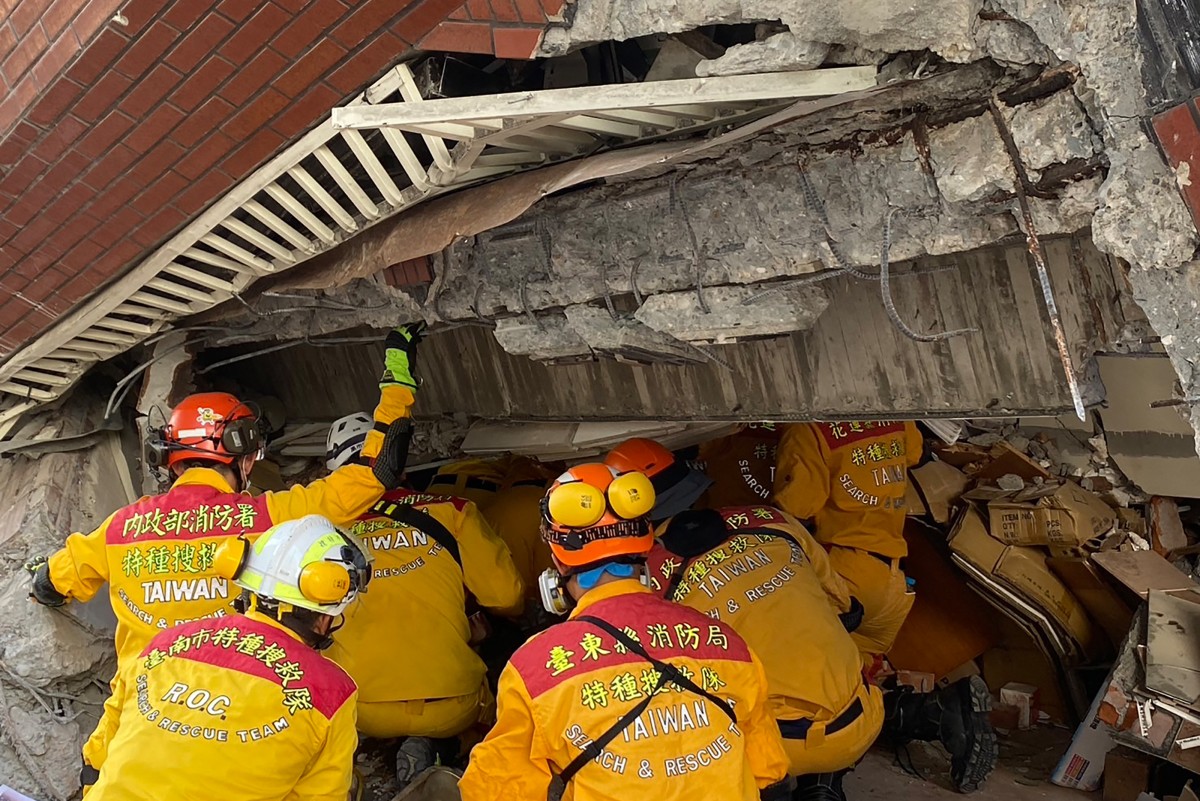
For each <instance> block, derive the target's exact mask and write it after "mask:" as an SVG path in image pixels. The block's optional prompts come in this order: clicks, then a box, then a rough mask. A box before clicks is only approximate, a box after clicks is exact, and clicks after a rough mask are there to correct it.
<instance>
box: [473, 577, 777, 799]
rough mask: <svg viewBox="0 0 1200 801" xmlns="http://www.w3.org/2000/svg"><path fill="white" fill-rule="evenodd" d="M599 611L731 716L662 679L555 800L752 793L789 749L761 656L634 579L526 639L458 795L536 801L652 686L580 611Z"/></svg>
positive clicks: (639, 666) (606, 589) (638, 663)
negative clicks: (662, 685)
mask: <svg viewBox="0 0 1200 801" xmlns="http://www.w3.org/2000/svg"><path fill="white" fill-rule="evenodd" d="M584 614H586V615H589V616H594V617H597V618H600V619H602V620H605V621H607V622H609V623H611V624H612V625H614V626H616V627H617V628H621V629H623V630H624V631H625V632H626V633H627V634H629V635H630V636H632V637H634V638H636V639H637V640H638V642H640V643H641V645H643V646H644V647H645V648H646V650H647V651H648V652H649V653H650V654H651V655H652V656H654V657H655V658H657V659H660V660H662V661H664V662H668V663H670V664H672V665H674V666H676V667H678V668H679V669H680V670H681V671H682V672H684V673H685V675H687V676H689V677H690V678H691V679H692V680H693V681H695V683H696V684H698V685H700V686H702V687H703V688H704V689H706V690H708V691H709V692H711V693H713V694H715V695H716V696H718V697H720V698H722V699H724V700H725V701H727V702H729V703H732V704H733V708H734V710H735V713H736V715H737V725H736V726H733V725H731V723H730V720H729V718H728V717H727V716H726V715H725V713H724V712H723V711H722V710H721V709H720V707H718V706H717V705H716V704H714V703H712V702H711V701H709V700H707V699H706V698H704V697H702V696H700V695H696V694H693V693H691V692H688V691H686V690H678V689H675V688H674V686H673V685H671V687H670V688H669V689H660V690H659V691H658V692H657V693H655V694H654V696H653V700H652V701H651V702H650V704H649V706H648V707H647V708H646V710H645V711H644V712H643V713H642V714H641V715H639V716H638V717H637V718H636V719H635V720H634V721H633V722H632V723H630V725H629V726H627V727H626V728H625V730H624V731H623V732H621V733H620V734H618V735H617V736H616V737H615V739H613V740H612V742H611V743H609V745H608V746H607V747H606V748H605V749H604V750H603V751H602V752H601V754H600V755H599V756H598V757H597V758H596V759H595V760H594V761H592V762H589V763H587V764H586V765H584V767H583V768H582V769H581V770H580V771H579V772H578V773H577V774H576V775H575V777H574V779H573V780H572V781H571V782H570V783H569V784H568V785H567V789H566V794H565V795H564V796H563V797H564V799H568V801H569V800H570V799H575V800H576V801H591V800H592V799H608V800H610V801H613V800H615V799H640V798H654V799H657V800H659V801H676V800H677V799H678V800H682V799H688V801H691V800H692V799H700V798H716V797H719V798H721V799H723V800H724V799H729V800H730V801H752V800H756V799H758V797H759V789H760V788H763V787H766V786H768V785H771V784H773V783H775V782H778V781H781V780H782V779H783V778H784V777H785V776H786V775H787V771H788V759H787V755H786V754H785V753H784V750H783V744H782V741H781V740H780V736H779V729H778V728H777V726H776V725H775V722H774V721H773V720H772V719H771V716H770V712H769V709H768V707H767V687H766V678H765V677H764V675H763V670H762V665H760V664H759V662H758V659H757V658H756V657H755V656H754V655H753V654H752V653H751V651H750V649H749V648H748V647H747V646H746V643H745V641H743V640H742V638H741V637H739V636H738V635H737V634H736V633H735V632H734V631H733V629H731V628H730V627H728V626H726V625H725V624H724V623H721V622H719V621H716V620H712V619H710V618H706V617H704V616H703V615H700V614H699V613H697V612H695V611H693V610H691V609H688V608H686V607H683V606H680V605H678V604H672V603H668V602H666V601H664V600H662V599H661V598H658V597H655V596H654V595H653V594H651V593H650V591H649V590H648V589H646V588H645V587H644V586H642V584H641V583H640V582H638V581H636V580H632V579H626V580H621V581H614V582H611V583H609V584H604V585H601V586H600V587H597V588H596V589H594V590H591V591H590V592H588V593H587V594H586V595H585V596H584V597H583V598H582V599H581V600H580V601H579V605H578V606H577V607H576V608H575V610H574V612H572V613H571V619H570V620H569V621H568V622H565V623H561V624H559V625H556V626H553V627H551V628H549V629H547V630H546V631H544V632H542V633H541V634H538V635H537V636H535V637H533V638H532V639H531V640H529V642H527V643H526V644H525V645H523V646H522V647H521V648H520V650H518V651H517V653H516V654H514V655H513V658H512V660H511V661H510V662H509V664H508V666H507V667H506V668H505V669H504V672H503V674H501V676H500V686H499V693H498V698H497V701H498V709H497V716H498V719H497V722H496V725H495V726H494V727H493V728H492V730H491V732H490V733H489V734H488V736H487V738H486V739H484V741H483V742H482V743H480V744H479V745H477V746H475V748H474V750H472V751H471V762H470V765H468V767H467V771H466V773H465V774H464V775H463V778H462V780H461V781H460V782H459V789H460V790H461V791H462V797H463V801H485V800H486V799H495V800H496V801H544V799H545V798H546V792H547V789H548V787H549V785H550V782H551V777H552V775H558V774H561V773H562V771H563V770H564V769H565V768H566V767H567V765H569V764H570V763H571V761H572V760H573V759H574V758H575V757H576V756H577V755H578V754H579V753H580V752H581V751H582V750H583V749H584V748H586V747H587V745H588V744H589V743H590V742H591V741H592V740H593V739H594V738H598V737H600V736H601V735H602V734H604V732H605V731H606V730H607V729H608V728H609V727H611V726H612V725H613V724H614V723H616V722H617V721H618V720H619V719H620V718H621V717H622V716H623V715H624V714H625V713H626V712H628V711H630V710H631V709H633V707H635V706H636V705H637V704H638V702H639V701H641V700H642V699H643V697H644V694H645V693H647V692H651V691H652V688H654V687H656V686H657V684H658V674H657V671H655V670H654V668H653V667H652V666H651V665H650V663H649V662H647V661H645V660H644V659H643V658H642V657H639V656H637V655H636V654H634V653H631V652H630V651H629V650H628V649H626V648H625V647H624V646H622V645H620V644H619V643H618V642H617V641H616V640H615V639H614V638H613V637H612V636H611V635H609V634H608V633H606V632H605V631H604V630H603V629H601V628H600V627H598V626H596V625H595V624H593V623H589V622H587V621H581V620H577V618H578V617H579V616H580V615H584Z"/></svg>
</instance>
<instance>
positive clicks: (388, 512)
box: [368, 499, 462, 569]
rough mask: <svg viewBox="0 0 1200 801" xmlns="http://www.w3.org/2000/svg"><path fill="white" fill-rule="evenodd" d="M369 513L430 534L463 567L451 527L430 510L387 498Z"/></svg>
mask: <svg viewBox="0 0 1200 801" xmlns="http://www.w3.org/2000/svg"><path fill="white" fill-rule="evenodd" d="M368 514H372V515H377V516H379V517H386V518H388V519H390V520H393V521H395V522H397V523H399V524H400V525H402V526H408V527H409V528H415V529H417V530H418V531H421V532H423V533H425V534H428V535H429V536H431V537H433V539H434V542H436V543H437V544H438V545H440V546H442V547H443V548H445V549H446V550H447V551H449V552H450V555H451V556H453V557H454V561H455V562H458V566H459V568H460V569H461V568H462V554H460V553H459V550H458V540H456V539H454V535H453V534H451V533H450V529H448V528H446V527H445V526H443V525H442V524H441V522H439V521H438V519H437V518H436V517H434V516H433V515H431V514H429V513H428V512H423V511H421V510H420V509H416V508H414V507H413V506H411V505H409V504H404V503H396V502H395V501H389V500H386V499H385V500H382V501H379V502H378V503H376V504H375V505H374V506H372V507H371V511H370V512H368Z"/></svg>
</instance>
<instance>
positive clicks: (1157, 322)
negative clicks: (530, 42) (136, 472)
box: [540, 0, 1200, 447]
mask: <svg viewBox="0 0 1200 801" xmlns="http://www.w3.org/2000/svg"><path fill="white" fill-rule="evenodd" d="M981 11H982V12H985V13H983V14H982V15H981V13H980V12H981ZM1136 15H1137V10H1136V6H1135V4H1133V3H1129V2H1126V0H987V1H986V3H985V2H975V1H974V0H950V1H949V2H946V1H944V0H936V1H935V0H918V1H917V2H909V0H873V1H872V0H866V1H865V2H860V1H858V0H856V1H855V2H845V3H818V2H812V1H811V0H785V1H784V2H777V3H767V2H763V0H741V1H740V2H739V1H738V0H697V1H696V2H687V3H684V2H679V0H674V1H673V2H651V0H575V2H574V3H573V4H572V5H571V6H570V7H569V9H568V13H567V14H566V15H565V17H564V21H563V22H561V23H557V24H554V25H553V26H552V27H551V29H550V30H549V31H547V33H546V35H545V37H544V39H543V42H542V45H541V51H540V54H541V55H547V56H549V55H556V54H560V53H565V52H568V51H569V50H571V49H574V48H577V47H579V46H582V45H584V44H588V43H592V42H599V41H605V40H610V39H618V40H624V39H630V38H633V37H636V36H643V35H647V34H651V33H669V32H679V31H684V30H690V29H694V28H698V27H702V26H704V25H710V24H722V23H725V24H728V23H739V22H756V21H769V20H778V21H779V22H781V23H782V24H783V25H785V26H787V27H788V28H789V29H790V31H792V32H794V33H795V36H796V37H797V38H801V37H802V40H803V41H805V42H816V43H819V44H820V45H825V44H827V45H829V46H830V50H829V53H828V59H829V61H830V62H831V63H838V64H845V63H862V64H866V63H876V64H877V63H881V61H880V57H879V54H880V53H881V52H882V53H893V54H895V53H903V52H906V51H923V50H928V51H930V52H933V53H936V54H938V55H940V56H941V57H943V58H945V59H947V60H948V61H958V62H967V61H972V60H975V59H978V58H982V57H985V56H990V57H991V58H993V59H994V60H995V61H996V62H998V63H1000V64H1004V65H1008V66H1022V65H1054V64H1057V63H1061V64H1065V65H1073V66H1072V68H1073V69H1077V70H1078V74H1079V80H1078V81H1077V82H1076V84H1075V86H1074V87H1073V89H1072V91H1073V92H1074V93H1075V95H1076V98H1077V100H1078V103H1079V104H1082V107H1083V108H1084V109H1086V116H1084V117H1082V118H1080V117H1079V115H1077V114H1075V113H1074V110H1073V109H1074V107H1075V106H1076V103H1075V102H1074V100H1075V99H1074V98H1071V97H1069V96H1068V95H1066V94H1065V93H1060V94H1059V95H1055V96H1054V97H1052V98H1050V99H1048V100H1046V101H1041V102H1037V103H1034V104H1032V105H1031V106H1029V107H1028V108H1021V109H1017V110H1015V111H1013V112H1011V113H1010V114H1009V120H1010V123H1011V124H1012V126H1013V128H1014V137H1015V138H1016V140H1017V143H1018V146H1019V147H1020V149H1021V151H1022V157H1023V159H1024V160H1025V163H1026V165H1027V167H1028V169H1029V172H1030V175H1031V178H1032V179H1033V180H1035V181H1036V180H1038V179H1039V177H1040V176H1041V175H1043V174H1044V170H1045V169H1046V168H1048V167H1050V166H1051V165H1054V164H1062V163H1064V162H1068V161H1072V160H1075V159H1088V158H1094V157H1095V156H1096V154H1102V156H1103V158H1104V160H1105V161H1106V163H1107V173H1106V174H1105V175H1104V178H1103V183H1102V184H1100V185H1099V186H1096V183H1097V181H1096V180H1094V179H1088V180H1084V181H1081V182H1079V183H1076V184H1073V185H1072V186H1071V187H1069V188H1068V189H1067V190H1065V192H1064V194H1063V195H1062V201H1061V203H1059V204H1057V205H1058V207H1055V204H1054V203H1053V202H1047V201H1046V200H1045V199H1034V200H1033V203H1034V206H1035V215H1036V217H1035V219H1036V222H1037V224H1038V225H1039V226H1042V225H1046V226H1047V227H1050V228H1054V227H1056V226H1070V225H1078V226H1080V227H1085V226H1087V225H1088V224H1090V225H1091V229H1092V232H1093V238H1094V241H1095V243H1096V245H1097V246H1098V247H1099V248H1101V249H1102V250H1103V251H1105V252H1107V253H1110V254H1112V255H1114V256H1117V257H1119V258H1121V259H1123V260H1125V261H1126V262H1128V264H1129V265H1130V271H1129V281H1130V283H1131V284H1132V285H1133V288H1134V291H1135V293H1136V294H1137V295H1138V297H1139V299H1140V302H1141V303H1142V304H1143V307H1144V308H1145V309H1146V312H1147V314H1148V316H1149V317H1150V321H1151V323H1152V324H1153V326H1154V327H1155V329H1156V330H1157V331H1159V332H1172V333H1167V334H1164V337H1165V339H1164V346H1165V347H1166V349H1167V351H1168V353H1169V354H1170V356H1171V358H1172V360H1173V363H1174V364H1175V365H1176V368H1177V369H1178V370H1179V371H1180V375H1181V376H1182V377H1183V379H1184V383H1185V384H1188V383H1190V375H1191V369H1192V366H1193V365H1196V364H1200V319H1198V318H1197V315H1195V314H1194V311H1193V310H1192V308H1191V307H1192V299H1193V298H1195V297H1197V295H1196V292H1195V290H1196V287H1193V286H1191V283H1192V276H1193V274H1194V269H1195V268H1194V266H1193V262H1192V259H1193V258H1194V256H1195V255H1196V248H1197V244H1198V239H1197V232H1196V228H1195V225H1194V224H1193V221H1192V218H1191V215H1190V214H1189V213H1188V210H1187V209H1186V207H1185V206H1184V204H1183V201H1182V199H1181V198H1180V195H1179V192H1178V190H1177V187H1176V185H1175V177H1174V176H1173V175H1172V174H1171V172H1170V170H1169V169H1168V168H1167V167H1166V166H1165V164H1164V163H1163V161H1162V158H1161V156H1160V155H1159V153H1158V152H1157V151H1156V149H1155V148H1154V146H1153V145H1152V143H1151V142H1150V141H1149V139H1148V138H1147V136H1146V134H1145V132H1144V130H1143V128H1142V125H1141V118H1142V117H1143V115H1144V114H1145V113H1146V108H1145V92H1144V90H1143V87H1142V83H1141V82H1142V73H1141V65H1142V54H1141V49H1140V45H1139V42H1138V34H1137V16H1136ZM773 38H775V39H777V40H778V41H777V42H775V43H773V44H767V43H764V42H756V43H754V44H752V45H747V46H745V47H743V48H740V52H739V53H736V54H735V56H736V59H737V60H739V61H740V65H739V67H738V69H744V68H745V67H746V64H747V63H749V62H750V61H751V60H752V57H753V56H754V55H755V54H758V55H759V57H760V61H759V65H760V68H761V69H764V70H769V69H784V68H788V67H787V65H786V64H780V59H779V58H778V56H779V55H780V53H782V52H786V51H787V49H788V48H787V46H786V45H788V40H785V39H780V38H779V36H776V37H773ZM767 41H768V42H770V41H771V40H767ZM727 58H728V57H727ZM796 58H797V62H796V64H795V65H794V66H793V68H795V67H796V66H798V67H803V68H807V67H809V66H811V63H810V60H809V59H808V52H807V51H805V54H803V55H802V54H801V53H800V52H799V51H798V52H797V53H796ZM718 61H719V60H718ZM897 61H899V60H897ZM712 68H713V65H712V64H710V65H709V66H705V67H704V69H712ZM886 74H887V68H886V67H885V70H884V73H883V74H881V77H885V76H886ZM1068 107H1072V111H1071V112H1070V113H1067V109H1068ZM935 108H936V107H935ZM1025 116H1030V117H1041V118H1042V120H1041V122H1042V124H1040V125H1039V124H1028V123H1027V122H1026V121H1023V120H1022V117H1025ZM960 125H962V126H963V127H962V128H961V130H960V131H959V132H957V137H955V136H954V134H955V133H956V132H954V131H953V130H946V129H944V130H943V131H941V132H938V133H934V134H933V135H931V137H930V140H929V147H930V153H929V154H928V158H929V159H930V160H931V161H932V164H933V165H934V166H935V172H934V177H935V179H936V181H937V184H936V186H937V190H938V192H939V193H940V194H941V198H940V200H941V201H942V202H944V203H947V204H950V205H953V204H955V203H968V204H969V203H977V202H979V201H981V200H982V199H983V198H985V197H987V196H988V194H989V193H995V192H1005V191H1008V190H1009V188H1010V187H1011V186H1012V181H1013V176H1012V175H1011V173H1010V172H1009V171H1008V170H1007V169H1006V168H1005V166H1004V165H1003V164H1001V163H999V162H998V161H996V160H995V159H992V158H988V157H987V155H986V153H995V152H998V149H992V147H991V146H993V145H994V144H995V143H994V142H991V141H990V139H991V135H990V134H989V133H988V132H986V131H985V130H984V126H983V124H982V123H981V122H980V121H978V120H976V121H966V122H963V123H960ZM972 140H974V142H975V144H976V145H978V146H988V147H989V149H988V150H987V151H984V152H983V153H980V152H973V151H971V149H970V147H969V145H968V143H969V142H970V141H972ZM956 147H957V148H958V153H957V154H956V153H955V152H954V151H955V148H956ZM939 150H940V151H941V158H940V159H939V157H938V153H937V152H936V151H939ZM819 164H820V160H818V166H814V170H819ZM846 166H848V165H843V167H846ZM875 166H876V167H886V165H885V164H882V163H878V162H877V163H876V165H875ZM851 174H853V172H852V170H851ZM876 175H880V176H882V178H883V183H884V184H885V186H884V187H883V188H882V189H883V191H882V192H881V193H882V194H885V195H887V196H888V197H895V195H894V194H893V193H892V192H893V191H894V189H895V186H894V182H895V181H896V180H897V179H896V178H895V177H894V176H891V175H889V174H887V173H876ZM818 180H819V179H814V183H817V182H818ZM888 184H892V186H890V187H889V186H887V185H888ZM852 196H853V193H852ZM912 197H915V198H918V201H917V202H918V204H919V203H920V202H921V201H920V199H923V197H922V195H921V194H920V193H917V194H915V195H914V196H912ZM855 200H859V198H858V197H857V196H855ZM911 200H912V199H911V198H908V199H906V201H907V202H906V205H907V203H909V202H911ZM876 211H877V210H876V209H864V212H863V213H862V214H861V215H859V216H860V217H861V219H860V220H859V221H858V224H857V225H855V226H852V230H853V231H855V232H858V231H862V230H865V229H869V228H870V227H871V226H870V225H869V224H867V221H868V220H869V219H870V218H871V217H872V216H874V213H875V212H876ZM837 217H838V210H837V209H836V208H835V209H833V210H831V213H830V221H831V225H832V226H833V227H834V228H837V223H836V222H835V220H836V218H837ZM938 217H939V219H938V222H939V223H940V224H941V226H940V227H941V230H943V231H945V230H947V228H952V227H953V223H955V222H957V220H952V219H947V218H946V216H945V215H944V214H939V215H938ZM992 219H993V220H994V219H995V218H994V217H993V218H992ZM798 223H799V225H798V226H797V227H798V228H799V229H801V230H811V221H810V220H806V219H804V218H803V217H802V216H801V217H800V218H799V219H798ZM764 228H766V229H767V230H766V233H767V235H768V236H770V235H771V234H773V233H775V232H774V231H771V230H769V228H770V226H769V225H767V226H764ZM976 233H978V232H976ZM1041 233H1043V234H1044V233H1045V231H1042V232H1041ZM910 237H911V235H910ZM950 238H953V237H946V239H950ZM957 238H958V240H959V242H960V243H961V245H962V246H963V247H964V248H969V247H976V246H978V244H973V242H976V241H977V239H978V237H977V236H972V235H970V234H968V235H960V236H958V237H957ZM904 239H905V235H904V233H903V232H902V233H901V239H900V243H901V248H903V243H904ZM946 244H949V243H948V242H947V243H946ZM749 246H750V243H749V242H747V247H748V248H749ZM842 246H843V249H844V250H845V251H846V252H847V253H849V254H855V255H854V256H852V257H851V258H852V260H854V261H855V262H856V263H861V255H862V253H861V249H860V247H859V245H858V243H857V242H856V241H854V240H853V237H851V239H850V241H844V242H842ZM751 255H759V254H754V253H753V252H751ZM810 257H811V253H795V254H793V258H794V260H795V262H796V263H800V262H805V259H808V258H810ZM767 261H768V263H770V259H768V260H767ZM805 263H810V262H805ZM776 270H778V267H777V266H776V265H772V267H769V268H768V272H773V271H776ZM1163 271H1166V272H1167V273H1168V274H1167V275H1161V274H1158V273H1161V272H1163ZM706 277H707V276H706ZM764 277H765V276H764ZM729 278H730V280H736V279H734V277H733V274H732V273H731V274H730V275H729ZM1185 286H1186V288H1187V289H1188V291H1189V292H1190V293H1191V294H1189V295H1187V296H1185V297H1184V298H1177V297H1174V296H1171V295H1163V294H1162V293H1163V292H1164V291H1174V290H1178V289H1180V288H1183V287H1185ZM662 288H664V289H678V288H679V287H666V286H664V287H662ZM1189 312H1190V313H1189ZM1167 338H1169V339H1167ZM1190 397H1191V396H1190V395H1189V398H1190ZM1190 408H1191V410H1192V414H1193V416H1194V418H1195V419H1196V421H1197V422H1198V423H1200V405H1196V403H1195V402H1194V401H1192V402H1191V405H1190ZM1198 430H1200V429H1198ZM1198 437H1200V435H1198ZM1198 447H1200V438H1198Z"/></svg>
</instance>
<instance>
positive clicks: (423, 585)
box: [326, 414, 524, 787]
mask: <svg viewBox="0 0 1200 801" xmlns="http://www.w3.org/2000/svg"><path fill="white" fill-rule="evenodd" d="M371 428H372V424H371V420H370V418H369V417H367V416H366V415H365V414H354V415H348V416H346V417H343V418H342V419H340V420H338V421H337V422H336V423H334V425H333V427H332V428H331V429H330V433H329V439H328V448H327V460H326V466H327V467H328V468H329V469H330V470H334V471H336V470H338V469H341V468H342V467H343V466H344V465H346V464H350V463H352V462H353V461H354V460H356V459H358V458H359V456H360V454H361V453H362V450H363V446H364V443H365V441H366V438H367V436H368V435H369V433H370V431H371ZM350 531H351V532H352V533H353V534H355V535H356V536H357V537H358V538H359V540H360V541H361V542H362V543H363V545H364V546H365V547H366V548H367V549H368V550H369V551H370V553H371V556H372V558H373V560H374V577H373V579H374V580H373V583H372V584H371V592H370V593H369V594H368V595H366V596H365V597H364V598H362V599H361V600H360V601H359V602H358V603H357V604H356V605H355V606H354V608H353V609H351V610H350V611H348V612H347V613H346V622H345V625H344V626H343V628H342V629H341V631H339V633H338V638H337V641H336V642H334V644H333V646H332V648H330V650H329V657H330V658H331V659H333V660H334V661H335V662H337V663H338V664H339V665H341V666H342V667H343V668H345V670H346V672H347V673H349V674H350V675H351V676H352V677H353V678H354V681H355V682H356V683H357V684H358V730H359V731H360V732H362V733H363V734H365V735H367V736H368V737H379V738H393V737H406V738H408V739H406V740H405V741H404V742H403V743H402V744H401V746H400V750H399V753H398V755H397V780H398V782H399V784H400V786H401V787H403V786H407V784H408V783H409V782H411V781H412V779H414V778H415V777H416V776H417V775H418V774H420V773H421V772H422V771H423V770H425V768H427V767H429V766H430V765H432V764H434V762H435V759H436V757H437V756H439V755H441V756H443V757H444V758H446V759H449V758H450V757H452V756H457V754H458V752H459V747H458V742H457V740H456V739H455V738H457V737H458V736H459V735H460V734H462V733H463V732H464V731H466V730H467V729H468V728H470V727H471V726H474V725H475V724H476V723H483V724H485V725H490V724H491V722H492V715H493V714H494V706H495V698H494V697H493V696H492V692H491V690H490V689H489V688H488V685H487V681H486V668H485V666H484V663H483V660H482V659H480V657H479V655H478V654H476V653H475V651H473V650H472V649H471V646H470V644H469V641H470V638H471V628H470V624H469V623H468V620H467V614H466V604H467V593H468V591H469V592H470V594H471V595H472V596H473V598H474V600H475V603H477V604H478V605H479V606H481V607H483V608H485V609H489V610H491V611H493V612H495V613H496V614H499V615H516V614H519V613H520V612H521V607H522V605H523V603H524V586H523V584H522V581H521V577H520V576H519V575H518V573H517V569H516V567H515V566H514V565H513V561H512V557H511V556H509V553H508V548H506V547H505V545H504V543H503V542H501V541H500V539H499V538H498V537H497V536H496V535H495V534H494V533H492V530H491V528H489V527H488V524H487V522H486V521H485V520H484V519H483V517H482V516H481V515H480V513H479V511H478V509H476V508H475V504H473V503H471V502H470V501H465V500H462V499H461V498H448V497H443V496H438V495H431V494H428V493H418V492H412V491H410V490H406V489H394V490H389V491H388V492H387V493H386V494H385V495H384V496H383V498H382V499H381V500H380V501H379V502H378V503H376V504H375V505H374V506H373V507H372V508H371V510H370V511H368V512H367V513H365V514H364V515H362V516H361V517H360V518H359V519H358V521H356V522H355V523H354V524H353V525H352V526H351V527H350Z"/></svg>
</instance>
